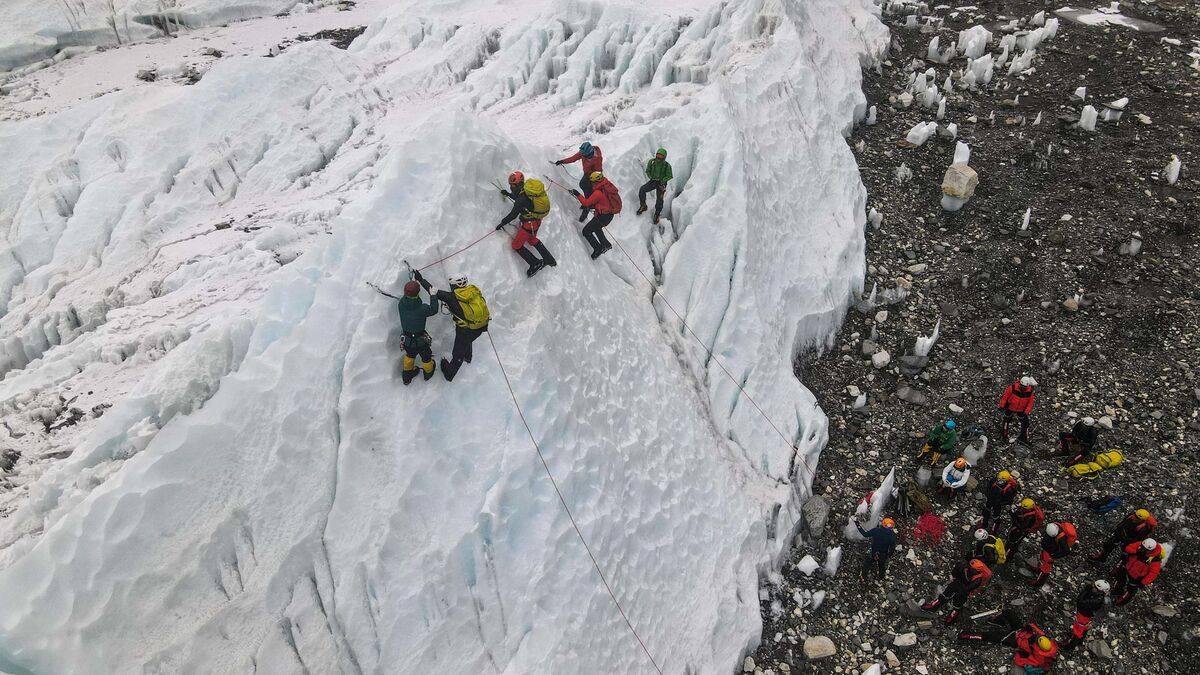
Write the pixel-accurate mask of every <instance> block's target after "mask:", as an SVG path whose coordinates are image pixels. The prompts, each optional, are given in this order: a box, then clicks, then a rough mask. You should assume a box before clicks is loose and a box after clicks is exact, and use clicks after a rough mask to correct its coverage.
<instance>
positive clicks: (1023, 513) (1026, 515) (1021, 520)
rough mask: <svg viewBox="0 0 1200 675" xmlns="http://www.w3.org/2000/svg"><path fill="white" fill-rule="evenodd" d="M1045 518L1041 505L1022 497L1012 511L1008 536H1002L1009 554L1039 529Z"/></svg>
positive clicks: (1015, 552)
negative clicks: (1015, 508) (1018, 504)
mask: <svg viewBox="0 0 1200 675" xmlns="http://www.w3.org/2000/svg"><path fill="white" fill-rule="evenodd" d="M1045 520H1046V516H1045V514H1043V513H1042V509H1041V507H1039V506H1038V505H1037V504H1034V503H1033V500H1032V499H1028V498H1026V499H1022V500H1021V504H1020V506H1019V507H1018V508H1017V510H1016V511H1013V512H1012V527H1010V528H1008V536H1007V537H1005V538H1004V541H1005V543H1006V544H1007V546H1008V553H1009V555H1013V556H1015V555H1016V554H1017V547H1019V546H1020V545H1021V542H1022V541H1024V539H1025V537H1027V536H1029V535H1031V534H1033V533H1034V532H1038V531H1040V530H1041V529H1042V523H1043V522H1045Z"/></svg>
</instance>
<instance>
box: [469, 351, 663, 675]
mask: <svg viewBox="0 0 1200 675" xmlns="http://www.w3.org/2000/svg"><path fill="white" fill-rule="evenodd" d="M487 336H488V342H489V343H491V345H492V353H493V354H495V355H496V363H497V364H498V365H499V366H500V374H501V375H503V376H504V384H505V386H507V387H508V395H509V396H511V397H512V402H513V407H515V408H516V409H517V415H518V416H519V417H520V418H521V424H523V425H525V432H526V433H528V434H529V441H530V442H531V443H533V449H534V450H536V451H537V456H538V459H540V460H542V468H543V469H545V470H546V475H547V476H549V477H550V484H551V485H553V486H554V492H555V494H557V495H558V502H559V503H560V504H562V507H563V511H566V513H567V518H568V519H570V521H571V527H573V528H575V534H576V536H578V537H579V541H580V543H582V544H583V549H584V550H585V551H587V554H588V557H589V558H591V559H592V567H595V568H596V574H598V575H600V581H601V582H602V583H603V584H604V590H606V591H608V596H609V597H610V598H612V601H613V604H614V605H616V606H617V611H618V612H620V613H621V618H622V619H625V625H626V626H629V632H631V633H633V637H634V638H635V639H637V642H638V644H639V645H640V646H641V648H642V651H643V652H645V653H646V658H648V659H650V665H652V666H654V670H656V671H658V673H659V675H662V668H659V667H658V662H657V661H655V660H654V657H653V656H651V655H650V650H649V649H647V648H646V643H645V641H644V640H642V636H641V635H638V632H637V629H636V628H634V627H633V622H632V621H630V620H629V615H628V614H626V613H625V608H624V607H622V606H621V601H620V600H617V594H616V593H614V592H613V589H612V586H611V585H609V583H608V577H606V576H605V575H604V570H602V569H601V568H600V562H599V561H598V560H596V556H595V555H594V554H593V553H592V547H591V546H588V543H587V539H585V538H584V536H583V532H582V531H581V530H580V529H579V524H578V523H576V522H575V515H574V514H572V513H571V507H570V506H567V500H566V498H565V497H563V493H562V490H560V489H559V488H558V481H556V480H554V474H553V473H551V472H550V465H549V464H548V463H547V462H546V457H545V456H544V455H543V454H542V448H541V446H539V445H538V442H537V439H536V438H534V436H533V429H531V428H530V426H529V421H528V420H526V419H525V413H524V412H523V411H522V410H521V404H520V403H518V402H517V394H516V392H514V391H513V387H512V382H511V381H509V379H508V371H506V370H505V369H504V362H503V361H501V360H500V351H499V350H498V349H496V341H495V340H493V339H492V333H491V331H488V332H487Z"/></svg>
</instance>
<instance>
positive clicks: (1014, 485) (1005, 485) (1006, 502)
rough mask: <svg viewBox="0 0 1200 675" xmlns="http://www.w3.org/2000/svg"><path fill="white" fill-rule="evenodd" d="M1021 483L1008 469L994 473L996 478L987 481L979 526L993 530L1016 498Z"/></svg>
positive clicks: (989, 530)
mask: <svg viewBox="0 0 1200 675" xmlns="http://www.w3.org/2000/svg"><path fill="white" fill-rule="evenodd" d="M1020 490H1021V484H1020V483H1018V482H1017V479H1016V478H1014V477H1013V475H1012V473H1010V472H1008V471H1001V472H1000V473H998V474H996V480H994V481H992V482H991V483H988V486H987V492H986V494H985V497H986V499H985V500H984V502H983V523H982V525H981V527H983V529H985V530H987V531H988V532H994V531H995V530H996V527H997V526H998V525H999V521H1000V518H1002V517H1003V516H1004V514H1005V512H1006V511H1008V509H1009V507H1011V506H1012V503H1013V502H1014V501H1015V500H1016V498H1017V492H1019V491H1020Z"/></svg>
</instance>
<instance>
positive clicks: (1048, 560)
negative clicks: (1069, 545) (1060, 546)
mask: <svg viewBox="0 0 1200 675" xmlns="http://www.w3.org/2000/svg"><path fill="white" fill-rule="evenodd" d="M1039 562H1040V563H1041V564H1039V565H1038V572H1041V573H1042V574H1050V572H1051V570H1053V569H1054V557H1053V556H1051V555H1050V554H1049V553H1046V552H1045V551H1042V557H1041V559H1040V561H1039Z"/></svg>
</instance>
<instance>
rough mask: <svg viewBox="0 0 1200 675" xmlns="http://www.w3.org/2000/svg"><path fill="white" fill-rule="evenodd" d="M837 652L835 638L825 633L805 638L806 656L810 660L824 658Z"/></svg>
mask: <svg viewBox="0 0 1200 675" xmlns="http://www.w3.org/2000/svg"><path fill="white" fill-rule="evenodd" d="M836 653H837V647H835V646H834V645H833V640H830V639H829V638H827V637H825V636H824V635H814V636H812V637H809V638H806V639H805V640H804V656H805V657H806V658H807V659H808V660H810V661H815V660H817V659H823V658H826V657H829V656H833V655H834V654H836Z"/></svg>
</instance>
